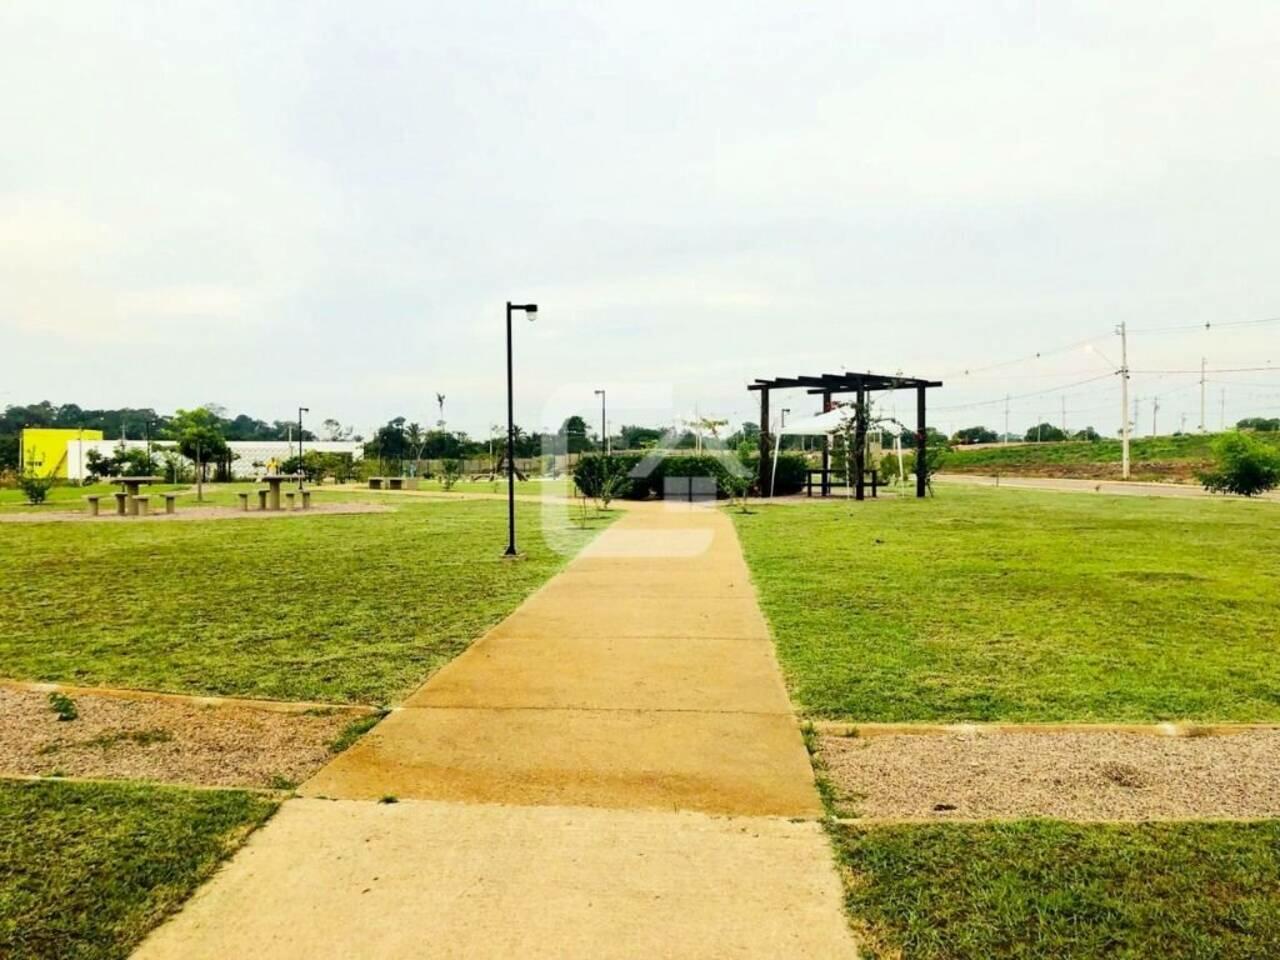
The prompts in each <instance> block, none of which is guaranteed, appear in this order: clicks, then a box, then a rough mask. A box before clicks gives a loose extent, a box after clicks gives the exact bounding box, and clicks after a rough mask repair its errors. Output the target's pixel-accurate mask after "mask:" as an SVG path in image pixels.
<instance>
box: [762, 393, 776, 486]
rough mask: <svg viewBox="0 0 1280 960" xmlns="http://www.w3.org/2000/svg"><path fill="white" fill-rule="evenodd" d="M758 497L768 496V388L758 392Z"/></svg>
mask: <svg viewBox="0 0 1280 960" xmlns="http://www.w3.org/2000/svg"><path fill="white" fill-rule="evenodd" d="M759 484H760V496H762V497H767V496H770V495H771V494H772V493H773V491H772V490H770V489H769V388H768V387H763V388H761V390H760V470H759Z"/></svg>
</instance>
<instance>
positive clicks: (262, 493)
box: [258, 490, 267, 510]
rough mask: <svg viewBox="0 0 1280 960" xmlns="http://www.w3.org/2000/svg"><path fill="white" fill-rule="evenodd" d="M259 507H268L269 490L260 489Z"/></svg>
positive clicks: (262, 508) (260, 508)
mask: <svg viewBox="0 0 1280 960" xmlns="http://www.w3.org/2000/svg"><path fill="white" fill-rule="evenodd" d="M258 509H259V510H265V509H267V491H265V490H259V491H258Z"/></svg>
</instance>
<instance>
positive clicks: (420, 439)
mask: <svg viewBox="0 0 1280 960" xmlns="http://www.w3.org/2000/svg"><path fill="white" fill-rule="evenodd" d="M404 438H405V440H406V441H407V442H408V444H409V449H410V450H412V451H413V474H414V476H417V475H418V473H419V471H420V468H421V466H422V464H421V463H420V461H421V460H422V448H423V446H425V445H426V442H427V435H426V434H425V433H423V432H422V427H421V426H420V425H418V424H417V423H411V424H409V425H408V426H407V427H405V428H404Z"/></svg>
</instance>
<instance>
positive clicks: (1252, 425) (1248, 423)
mask: <svg viewBox="0 0 1280 960" xmlns="http://www.w3.org/2000/svg"><path fill="white" fill-rule="evenodd" d="M1236 429H1237V430H1257V431H1258V432H1259V433H1274V432H1275V431H1277V430H1280V417H1245V418H1244V419H1243V420H1237V421H1236Z"/></svg>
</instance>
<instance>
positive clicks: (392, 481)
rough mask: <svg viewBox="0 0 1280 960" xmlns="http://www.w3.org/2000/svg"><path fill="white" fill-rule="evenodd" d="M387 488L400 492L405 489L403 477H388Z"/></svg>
mask: <svg viewBox="0 0 1280 960" xmlns="http://www.w3.org/2000/svg"><path fill="white" fill-rule="evenodd" d="M387 486H388V487H389V488H391V489H392V490H400V489H402V488H403V487H404V478H403V477H387Z"/></svg>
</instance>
